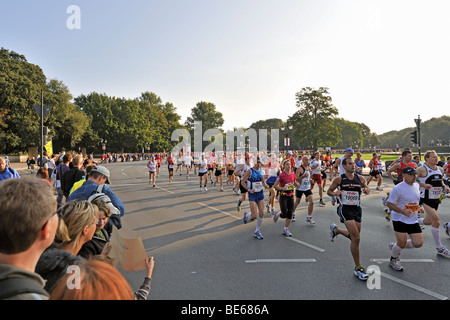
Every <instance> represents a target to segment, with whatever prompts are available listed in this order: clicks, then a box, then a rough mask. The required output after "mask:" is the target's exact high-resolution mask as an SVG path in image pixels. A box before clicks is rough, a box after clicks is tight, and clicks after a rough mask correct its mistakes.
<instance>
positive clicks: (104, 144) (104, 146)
mask: <svg viewBox="0 0 450 320" xmlns="http://www.w3.org/2000/svg"><path fill="white" fill-rule="evenodd" d="M107 142H108V140H103V139H102V150H103V154H105V151H106V143H107Z"/></svg>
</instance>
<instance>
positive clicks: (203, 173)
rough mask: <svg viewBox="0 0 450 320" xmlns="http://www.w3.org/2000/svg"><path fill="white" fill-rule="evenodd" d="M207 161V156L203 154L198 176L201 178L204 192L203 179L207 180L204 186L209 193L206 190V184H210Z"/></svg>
mask: <svg viewBox="0 0 450 320" xmlns="http://www.w3.org/2000/svg"><path fill="white" fill-rule="evenodd" d="M207 165H208V163H207V161H206V159H205V154H204V153H202V158H201V159H200V162H199V164H198V176H199V177H200V191H202V179H203V180H205V182H204V184H203V186H204V187H205V191H208V189H207V188H206V184H207V183H208V174H207V173H208V168H207Z"/></svg>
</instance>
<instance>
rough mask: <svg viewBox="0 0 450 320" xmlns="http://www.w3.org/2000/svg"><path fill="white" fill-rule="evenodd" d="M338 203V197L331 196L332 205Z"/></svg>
mask: <svg viewBox="0 0 450 320" xmlns="http://www.w3.org/2000/svg"><path fill="white" fill-rule="evenodd" d="M335 204H336V197H331V205H332V206H334V205H335Z"/></svg>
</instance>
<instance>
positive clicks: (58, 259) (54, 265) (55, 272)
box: [35, 244, 86, 293]
mask: <svg viewBox="0 0 450 320" xmlns="http://www.w3.org/2000/svg"><path fill="white" fill-rule="evenodd" d="M85 262H86V260H85V259H84V258H82V257H80V256H74V255H73V254H71V253H70V252H68V251H66V250H63V249H58V248H56V246H55V244H52V245H51V246H50V247H48V248H47V249H45V251H44V252H43V253H42V255H41V257H40V258H39V261H38V263H37V265H36V269H35V272H36V273H37V274H39V275H41V277H42V278H44V279H45V280H47V283H46V284H45V287H44V289H45V290H47V291H48V292H50V293H51V291H52V290H53V287H54V286H55V285H56V284H57V283H58V280H59V279H60V278H61V277H63V276H64V275H66V274H67V267H69V266H71V265H82V264H84V263H85Z"/></svg>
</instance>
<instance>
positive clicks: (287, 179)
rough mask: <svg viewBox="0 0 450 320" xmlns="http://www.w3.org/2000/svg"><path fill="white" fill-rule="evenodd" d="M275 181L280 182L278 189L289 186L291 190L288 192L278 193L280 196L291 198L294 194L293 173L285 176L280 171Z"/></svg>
mask: <svg viewBox="0 0 450 320" xmlns="http://www.w3.org/2000/svg"><path fill="white" fill-rule="evenodd" d="M277 181H279V182H280V187H281V188H284V186H285V185H287V184H291V185H292V190H291V189H289V191H280V195H282V196H292V195H293V194H294V182H295V173H293V172H291V174H287V173H286V172H284V171H282V172H281V173H280V174H279V175H278V177H277Z"/></svg>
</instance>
